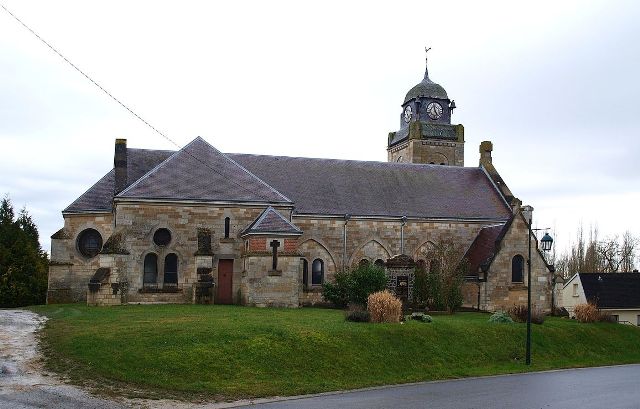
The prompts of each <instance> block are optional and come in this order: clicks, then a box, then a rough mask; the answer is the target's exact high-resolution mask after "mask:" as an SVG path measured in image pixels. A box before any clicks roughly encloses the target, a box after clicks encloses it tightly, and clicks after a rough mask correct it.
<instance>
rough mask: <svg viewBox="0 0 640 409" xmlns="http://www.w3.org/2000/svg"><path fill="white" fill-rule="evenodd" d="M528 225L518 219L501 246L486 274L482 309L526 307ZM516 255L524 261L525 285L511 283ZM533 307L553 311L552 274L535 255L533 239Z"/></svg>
mask: <svg viewBox="0 0 640 409" xmlns="http://www.w3.org/2000/svg"><path fill="white" fill-rule="evenodd" d="M527 230H528V229H527V225H526V223H525V221H524V219H522V218H521V217H516V218H515V219H514V221H513V223H512V224H511V227H510V229H509V231H508V232H507V234H506V235H505V237H504V239H503V240H502V246H501V248H500V250H499V251H498V254H497V255H496V257H495V259H494V260H493V262H492V263H491V267H490V269H489V272H488V274H487V282H486V283H484V285H483V287H485V288H484V289H483V295H484V297H483V300H482V304H483V308H484V309H486V310H489V311H495V310H500V309H502V310H504V309H507V308H509V307H512V306H514V305H526V303H527V264H526V260H527V257H528V242H527ZM517 254H520V255H521V256H522V257H524V259H525V264H524V280H523V281H524V282H523V283H513V282H511V260H512V259H513V257H514V256H515V255H517ZM531 259H532V265H531V273H532V277H531V284H532V288H531V296H532V299H531V303H532V305H533V306H534V308H541V309H543V310H545V311H550V310H551V273H550V272H549V270H548V269H547V267H546V264H545V262H544V260H543V259H542V257H541V256H540V254H539V253H538V252H537V251H536V242H535V240H534V238H533V237H532V238H531Z"/></svg>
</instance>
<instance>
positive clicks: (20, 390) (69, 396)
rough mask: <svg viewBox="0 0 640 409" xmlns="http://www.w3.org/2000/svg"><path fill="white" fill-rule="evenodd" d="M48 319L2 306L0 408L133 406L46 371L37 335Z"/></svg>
mask: <svg viewBox="0 0 640 409" xmlns="http://www.w3.org/2000/svg"><path fill="white" fill-rule="evenodd" d="M45 321H46V318H45V317H42V316H40V315H38V314H35V313H33V312H30V311H24V310H0V408H3V409H4V408H11V409H26V408H105V409H120V408H126V407H132V405H123V404H120V403H116V402H111V401H107V400H103V399H98V398H95V397H93V396H91V395H89V394H88V393H87V392H85V391H83V390H81V389H79V388H76V387H73V386H69V385H64V384H63V383H62V382H61V381H60V379H58V378H57V377H56V376H54V375H53V374H48V373H46V371H44V369H43V367H42V361H41V359H40V355H39V353H38V340H37V338H36V335H35V334H36V331H37V330H38V329H39V328H40V327H41V326H42V325H43V324H44V323H45ZM135 406H137V407H139V406H140V405H135Z"/></svg>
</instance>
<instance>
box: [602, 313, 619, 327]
mask: <svg viewBox="0 0 640 409" xmlns="http://www.w3.org/2000/svg"><path fill="white" fill-rule="evenodd" d="M598 321H600V322H608V323H611V324H616V323H618V320H617V319H616V318H615V317H614V316H613V315H611V313H610V312H607V311H600V313H599V315H598Z"/></svg>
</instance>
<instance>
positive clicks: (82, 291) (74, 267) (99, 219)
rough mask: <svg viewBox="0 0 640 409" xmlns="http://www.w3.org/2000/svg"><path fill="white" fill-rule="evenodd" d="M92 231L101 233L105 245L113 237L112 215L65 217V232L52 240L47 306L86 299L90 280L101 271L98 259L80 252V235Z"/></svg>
mask: <svg viewBox="0 0 640 409" xmlns="http://www.w3.org/2000/svg"><path fill="white" fill-rule="evenodd" d="M89 228H91V229H95V230H97V231H98V232H100V235H101V236H102V241H103V242H105V241H106V240H107V238H108V237H109V236H111V234H112V233H113V215H112V214H110V213H107V214H83V215H67V216H65V217H64V228H63V229H62V230H60V231H58V232H57V233H56V234H54V235H53V236H52V238H51V263H50V266H49V287H48V292H47V302H48V303H50V304H55V303H69V302H77V301H82V300H85V299H86V296H87V295H86V294H87V285H88V283H89V279H90V278H91V276H92V275H93V273H95V271H96V270H97V269H98V267H100V265H99V257H98V256H95V257H92V258H87V257H85V256H83V255H82V254H81V253H80V251H78V248H77V239H78V235H80V233H81V232H82V231H83V230H85V229H89Z"/></svg>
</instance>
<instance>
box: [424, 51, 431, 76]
mask: <svg viewBox="0 0 640 409" xmlns="http://www.w3.org/2000/svg"><path fill="white" fill-rule="evenodd" d="M430 49H431V47H429V48H427V47H425V48H424V77H425V78H429V65H428V62H429V50H430Z"/></svg>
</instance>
